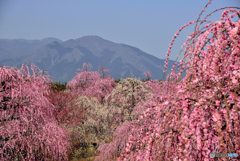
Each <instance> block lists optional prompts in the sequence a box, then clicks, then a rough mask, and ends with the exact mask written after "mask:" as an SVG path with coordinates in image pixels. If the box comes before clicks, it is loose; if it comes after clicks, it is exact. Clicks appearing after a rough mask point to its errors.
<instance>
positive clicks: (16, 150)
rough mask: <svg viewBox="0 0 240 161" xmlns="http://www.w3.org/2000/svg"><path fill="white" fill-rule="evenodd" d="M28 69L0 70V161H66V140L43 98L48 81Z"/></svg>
mask: <svg viewBox="0 0 240 161" xmlns="http://www.w3.org/2000/svg"><path fill="white" fill-rule="evenodd" d="M31 69H32V71H33V76H30V74H29V68H28V66H27V65H24V64H23V65H22V67H21V69H17V68H14V67H5V66H4V67H2V68H0V160H15V159H18V160H20V159H21V160H48V159H50V158H51V159H52V160H67V152H68V151H69V150H71V145H70V141H69V138H70V136H69V135H68V131H67V130H65V129H63V128H61V127H60V126H59V124H58V122H57V120H56V119H55V117H54V115H53V110H54V108H55V107H54V106H53V104H51V103H50V101H49V99H47V98H46V97H45V96H44V94H48V92H49V85H48V82H49V78H48V77H47V76H43V75H41V72H40V74H39V73H38V68H36V67H35V66H34V65H33V64H32V65H31Z"/></svg>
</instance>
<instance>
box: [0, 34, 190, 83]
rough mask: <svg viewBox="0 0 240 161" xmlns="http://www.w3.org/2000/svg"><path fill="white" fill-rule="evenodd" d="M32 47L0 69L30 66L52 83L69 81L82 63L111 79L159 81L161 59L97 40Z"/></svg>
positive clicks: (162, 61)
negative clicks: (105, 70)
mask: <svg viewBox="0 0 240 161" xmlns="http://www.w3.org/2000/svg"><path fill="white" fill-rule="evenodd" d="M0 46H1V45H0ZM35 47H36V46H29V52H26V53H27V54H25V55H23V54H19V55H18V56H16V55H15V57H11V58H8V59H4V60H2V58H0V65H1V64H2V65H6V66H16V67H19V66H20V65H21V64H22V63H27V62H31V63H33V64H35V65H36V66H37V67H39V68H40V69H42V70H48V72H49V75H51V76H53V77H54V78H55V79H54V80H55V81H59V80H60V81H67V82H68V81H70V80H71V79H72V78H73V77H74V76H75V75H76V72H77V71H76V69H78V68H82V65H83V63H90V64H91V65H92V66H93V68H92V69H91V71H98V70H99V66H102V67H106V68H108V69H109V73H107V74H110V75H111V76H112V77H113V78H114V79H120V78H126V77H134V76H135V77H136V78H140V79H143V78H145V77H144V75H143V73H144V72H147V71H149V72H150V73H151V75H152V79H158V80H159V79H163V71H164V64H165V60H164V59H159V58H156V57H154V56H152V55H150V54H147V53H145V52H143V51H141V50H140V49H138V48H135V47H132V46H129V45H125V44H117V43H113V42H111V41H108V40H104V39H102V38H101V37H98V36H84V37H81V38H79V39H75V40H73V39H71V40H68V41H65V42H61V41H52V42H50V43H48V44H46V45H44V46H41V47H39V48H38V49H36V48H35ZM22 48H23V47H22ZM25 48H26V46H25ZM26 49H27V48H26ZM2 50H3V51H4V50H6V48H5V49H2ZM11 50H14V49H13V48H8V52H11ZM0 54H1V51H0ZM174 63H175V61H172V60H169V63H168V69H167V72H168V73H170V72H171V67H172V65H173V64H174ZM178 64H179V63H178ZM185 74H186V73H185ZM185 74H184V75H183V76H185ZM165 78H166V76H165Z"/></svg>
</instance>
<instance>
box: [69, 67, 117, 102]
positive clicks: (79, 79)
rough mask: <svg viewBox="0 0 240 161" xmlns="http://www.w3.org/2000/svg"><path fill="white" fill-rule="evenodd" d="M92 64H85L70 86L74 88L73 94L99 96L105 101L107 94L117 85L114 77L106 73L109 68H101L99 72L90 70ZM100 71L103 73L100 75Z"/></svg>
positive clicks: (101, 100) (99, 98)
mask: <svg viewBox="0 0 240 161" xmlns="http://www.w3.org/2000/svg"><path fill="white" fill-rule="evenodd" d="M90 67H92V66H91V64H86V63H84V64H83V69H78V70H80V72H79V73H77V74H76V76H75V77H74V78H73V79H72V80H71V81H70V82H69V83H68V85H67V86H68V87H69V88H72V89H73V90H71V91H72V94H73V95H88V96H92V97H96V98H98V100H100V102H101V103H103V101H104V98H105V96H106V95H107V94H109V93H111V91H112V90H113V88H114V87H115V86H116V84H117V83H115V81H114V79H113V78H111V76H109V75H106V72H107V71H108V69H107V68H103V67H102V68H101V69H99V71H98V72H90V71H88V69H89V68H90ZM99 73H102V76H100V74H99Z"/></svg>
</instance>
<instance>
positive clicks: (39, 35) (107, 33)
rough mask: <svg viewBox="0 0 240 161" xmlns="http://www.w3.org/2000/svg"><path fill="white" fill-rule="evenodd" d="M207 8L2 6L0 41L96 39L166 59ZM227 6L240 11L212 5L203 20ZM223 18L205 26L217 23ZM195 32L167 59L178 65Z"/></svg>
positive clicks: (185, 4)
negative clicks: (91, 36)
mask: <svg viewBox="0 0 240 161" xmlns="http://www.w3.org/2000/svg"><path fill="white" fill-rule="evenodd" d="M207 3H208V0H165V1H163V0H0V39H16V38H23V39H30V40H32V39H43V38H46V37H55V38H59V39H61V40H63V41H66V40H68V39H77V38H80V37H82V36H86V35H97V36H100V37H102V38H103V39H106V40H109V41H112V42H115V43H124V44H127V45H131V46H134V47H137V48H139V49H141V50H142V51H144V52H147V53H149V54H151V55H154V56H156V57H158V58H160V59H165V58H166V54H167V49H168V47H169V44H170V42H171V39H172V37H173V36H174V34H175V33H176V31H177V30H178V29H180V28H181V26H183V25H184V24H186V23H188V22H189V21H196V20H197V18H198V15H199V13H200V12H201V10H202V9H203V8H204V6H205V5H206V4H207ZM225 6H229V7H240V0H213V1H212V4H210V5H209V6H208V7H207V9H206V12H205V13H204V14H203V16H202V17H201V18H204V17H205V16H206V15H207V14H209V13H210V12H212V11H213V10H215V9H218V8H221V7H225ZM221 13H222V11H220V12H218V13H217V14H214V15H212V16H211V17H210V19H209V20H211V21H216V20H218V19H219V18H220V15H221ZM194 27H195V26H193V27H188V28H186V29H185V31H184V32H181V33H180V36H179V37H178V38H177V41H176V43H175V45H173V49H172V53H171V54H170V59H172V60H176V56H177V54H178V53H179V51H180V49H181V46H182V44H183V43H184V41H185V39H186V36H187V35H189V34H190V33H192V32H193V30H194ZM182 56H183V55H180V58H182ZM178 61H179V59H178Z"/></svg>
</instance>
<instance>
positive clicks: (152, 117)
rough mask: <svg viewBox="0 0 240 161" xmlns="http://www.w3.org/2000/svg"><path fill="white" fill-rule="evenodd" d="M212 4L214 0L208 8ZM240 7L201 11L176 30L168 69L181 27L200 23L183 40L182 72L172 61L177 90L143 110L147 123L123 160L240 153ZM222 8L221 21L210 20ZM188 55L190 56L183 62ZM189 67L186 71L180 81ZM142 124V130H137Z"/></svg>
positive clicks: (131, 140) (204, 157)
mask: <svg viewBox="0 0 240 161" xmlns="http://www.w3.org/2000/svg"><path fill="white" fill-rule="evenodd" d="M209 4H211V0H210V1H209V2H208V4H207V5H206V6H205V8H206V7H207V6H208V5H209ZM205 8H204V9H203V10H202V12H204V11H205ZM224 9H227V10H224ZM239 9H240V8H239V7H231V8H229V7H224V8H221V9H218V10H215V11H213V12H212V13H210V14H208V15H207V16H206V17H205V18H204V19H203V20H201V21H200V16H201V14H202V12H201V14H200V15H199V18H198V19H197V21H195V22H194V21H192V22H189V23H188V24H185V25H184V26H183V27H182V28H181V29H180V30H179V31H177V33H176V34H175V35H174V38H173V40H172V42H171V44H170V47H169V50H168V52H167V60H166V63H165V69H166V68H167V62H168V58H169V54H170V49H171V48H172V45H173V42H174V40H175V38H176V37H177V35H179V32H180V31H181V30H183V29H184V28H185V27H186V26H189V25H191V24H193V23H196V27H195V31H194V32H193V33H192V34H191V35H190V36H189V39H188V40H186V43H184V46H186V48H185V50H184V49H183V48H184V47H182V49H181V51H183V50H184V51H185V54H184V57H183V59H182V60H181V61H180V67H182V68H181V70H180V73H178V74H176V72H175V71H174V69H175V66H173V70H172V73H171V74H170V78H171V80H173V81H175V82H176V83H175V84H173V85H174V86H176V88H175V89H178V90H177V92H176V93H175V95H170V94H169V95H167V98H166V100H164V102H162V103H160V104H158V102H157V103H156V106H155V107H154V108H149V109H147V110H146V111H145V112H144V115H142V116H141V117H140V118H139V120H138V123H137V125H141V124H142V123H143V124H142V126H139V127H138V126H137V125H136V126H135V127H136V129H135V128H134V129H133V131H132V132H131V134H130V136H129V140H128V144H127V147H126V148H125V150H124V151H123V152H122V154H121V156H120V157H119V158H118V160H139V161H140V160H210V159H211V158H210V153H237V154H240V129H239V127H240V124H239V123H240V120H239V118H240V116H239V114H240V104H239V102H240V84H239V82H240V67H239V60H240V43H239V40H240V20H239V18H240V11H239ZM220 10H223V13H222V15H221V18H220V19H219V21H217V22H215V23H213V22H211V21H207V20H206V19H207V18H208V17H209V16H210V15H212V14H213V13H215V12H216V11H220ZM234 18H235V20H236V21H235V22H234V21H233V19H234ZM199 22H200V24H198V23H199ZM205 22H206V23H207V24H206V25H204V26H203V28H202V29H200V27H201V25H202V24H203V23H205ZM187 57H189V61H188V62H183V61H184V60H185V59H186V58H187ZM185 67H186V68H185ZM187 67H188V69H187ZM184 70H187V75H186V77H185V78H184V79H183V80H182V81H179V80H180V78H181V74H182V72H183V71H184ZM165 71H166V70H165ZM146 119H147V120H148V123H146V122H144V120H146ZM149 122H150V125H149ZM139 129H141V133H140V134H138V135H137V134H135V131H138V130H139ZM144 131H147V132H146V133H145V132H144ZM236 159H238V160H239V157H238V158H236Z"/></svg>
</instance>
